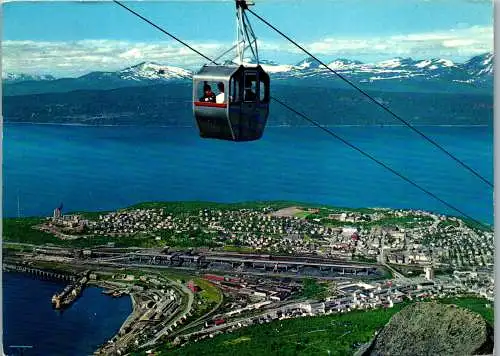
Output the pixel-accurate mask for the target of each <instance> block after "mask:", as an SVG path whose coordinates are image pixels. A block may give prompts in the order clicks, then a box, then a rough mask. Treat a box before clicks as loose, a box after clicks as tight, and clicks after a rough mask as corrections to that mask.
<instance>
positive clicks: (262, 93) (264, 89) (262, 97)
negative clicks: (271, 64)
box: [259, 77, 269, 103]
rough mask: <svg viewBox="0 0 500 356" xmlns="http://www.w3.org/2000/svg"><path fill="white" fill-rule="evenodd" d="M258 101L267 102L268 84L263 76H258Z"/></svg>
mask: <svg viewBox="0 0 500 356" xmlns="http://www.w3.org/2000/svg"><path fill="white" fill-rule="evenodd" d="M259 101H260V102H261V103H268V102H269V85H268V82H266V81H265V80H264V78H262V77H260V78H259Z"/></svg>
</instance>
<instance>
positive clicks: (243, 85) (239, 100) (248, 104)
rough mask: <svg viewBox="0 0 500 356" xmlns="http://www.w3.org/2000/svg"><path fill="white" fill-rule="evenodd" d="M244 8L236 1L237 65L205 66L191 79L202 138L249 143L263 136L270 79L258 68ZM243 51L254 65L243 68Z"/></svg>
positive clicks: (243, 3) (245, 7)
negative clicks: (249, 54) (247, 52)
mask: <svg viewBox="0 0 500 356" xmlns="http://www.w3.org/2000/svg"><path fill="white" fill-rule="evenodd" d="M248 5H253V4H251V3H249V2H248V1H240V0H237V1H236V17H237V27H238V31H237V34H238V35H237V44H236V45H235V46H234V47H236V48H237V52H238V60H239V64H228V65H205V66H203V67H202V68H201V69H200V71H199V72H198V73H196V74H195V75H194V76H193V112H194V116H195V118H196V123H197V125H198V129H199V131H200V136H201V137H203V138H214V139H221V140H228V141H253V140H258V139H259V138H261V137H262V134H263V133H264V129H265V126H266V122H267V118H268V116H269V99H270V78H269V75H268V74H267V73H266V72H265V71H264V69H263V68H262V67H261V66H260V65H259V56H258V51H257V39H256V37H255V34H254V32H253V30H252V28H251V26H250V23H249V21H248V18H247V16H246V14H245V12H244V10H246V9H247V8H248ZM234 47H233V48H234ZM247 49H250V50H251V53H252V56H253V59H254V60H255V61H256V63H257V64H256V65H252V64H243V60H244V55H245V51H246V50H247ZM215 88H217V92H218V95H216V94H215V93H214V90H215Z"/></svg>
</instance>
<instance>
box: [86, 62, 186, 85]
mask: <svg viewBox="0 0 500 356" xmlns="http://www.w3.org/2000/svg"><path fill="white" fill-rule="evenodd" d="M191 75H192V74H191V72H190V71H188V70H186V69H183V68H180V67H173V66H168V65H162V64H158V63H154V62H142V63H139V64H136V65H134V66H131V67H127V68H125V69H122V70H119V71H116V72H92V73H89V74H86V75H84V76H82V77H80V78H85V79H102V80H110V79H114V80H117V79H118V80H126V81H135V82H141V81H158V80H160V81H164V80H173V79H190V78H191Z"/></svg>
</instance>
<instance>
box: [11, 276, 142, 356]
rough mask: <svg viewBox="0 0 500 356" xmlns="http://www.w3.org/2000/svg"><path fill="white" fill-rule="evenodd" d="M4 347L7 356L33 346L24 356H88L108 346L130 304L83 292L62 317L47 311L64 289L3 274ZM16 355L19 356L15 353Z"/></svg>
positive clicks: (97, 292)
mask: <svg viewBox="0 0 500 356" xmlns="http://www.w3.org/2000/svg"><path fill="white" fill-rule="evenodd" d="M2 282H3V313H2V314H3V330H4V331H3V346H4V352H5V353H7V354H8V355H16V354H19V353H16V351H17V349H13V348H10V347H9V346H16V345H26V346H32V348H31V349H28V350H26V351H25V353H24V354H25V355H26V356H28V355H29V356H35V355H37V356H52V355H61V356H63V355H64V356H67V355H75V356H77V355H92V353H93V352H94V351H95V350H96V349H97V348H98V347H99V345H100V344H102V343H104V342H106V341H107V340H109V339H110V338H111V337H112V336H113V335H114V334H115V333H116V332H117V331H118V329H119V328H120V326H121V325H122V324H123V322H124V321H125V319H126V318H127V316H128V315H129V314H130V313H131V311H132V303H131V300H130V298H127V297H123V298H119V299H113V298H111V297H108V296H105V295H103V294H101V289H99V288H95V287H89V288H86V289H85V290H84V292H83V294H82V296H81V297H80V298H79V299H77V300H76V301H75V303H73V305H72V306H71V307H70V308H69V309H67V310H65V311H63V312H60V311H57V310H54V309H53V308H52V305H51V303H50V300H51V298H52V295H54V293H56V292H60V291H61V290H62V289H63V288H64V287H65V286H66V285H65V284H64V283H61V282H55V281H42V280H38V279H34V278H33V277H31V276H28V275H24V274H20V273H4V274H3V276H2ZM17 352H19V351H17Z"/></svg>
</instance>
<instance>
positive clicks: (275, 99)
mask: <svg viewBox="0 0 500 356" xmlns="http://www.w3.org/2000/svg"><path fill="white" fill-rule="evenodd" d="M113 1H114V2H115V3H117V4H118V5H120V6H122V7H124V8H125V9H127V10H129V11H130V12H131V13H132V14H134V15H136V16H138V17H139V18H141V19H142V20H144V21H146V22H148V23H149V24H151V25H152V26H153V27H155V28H157V29H159V30H160V31H162V32H163V33H165V34H167V35H168V36H170V37H172V38H173V39H175V40H176V41H178V42H179V43H181V44H183V45H185V46H186V47H188V48H189V49H191V50H193V51H194V52H195V53H197V54H199V55H200V56H202V57H203V58H205V59H208V60H209V61H210V62H211V63H214V64H215V65H218V63H216V62H215V61H213V60H212V59H210V58H209V57H207V56H205V55H204V54H202V53H201V52H199V51H197V50H196V49H194V48H193V47H191V46H189V45H188V44H186V43H185V42H183V41H181V40H180V39H178V38H177V37H175V36H173V35H171V34H170V33H168V32H167V31H165V30H163V29H162V28H161V27H159V26H157V25H155V24H153V23H152V22H151V21H149V20H147V19H146V18H144V17H143V16H141V15H139V14H138V13H137V12H135V11H133V10H131V9H129V8H127V7H126V6H124V5H122V4H121V3H120V2H119V1H118V0H113ZM271 99H272V100H274V101H275V102H277V103H278V104H280V105H281V106H283V107H284V108H286V109H288V110H289V111H291V112H293V113H294V114H296V115H298V116H300V117H302V118H303V119H305V120H306V121H308V122H309V123H311V124H313V125H314V126H316V127H318V128H320V129H321V130H323V131H325V132H326V133H328V134H329V135H331V136H333V137H334V138H336V139H338V140H339V141H341V142H342V143H344V144H346V145H347V146H349V147H351V148H352V149H354V150H356V151H358V152H359V153H361V154H362V155H364V156H365V157H367V158H369V159H371V160H372V161H374V162H375V163H377V164H379V165H381V166H382V167H384V168H385V169H387V170H389V171H390V172H391V173H393V174H395V175H397V176H398V177H399V178H401V179H403V180H404V181H406V182H408V183H410V184H411V185H413V186H414V187H416V188H418V189H419V190H421V191H422V192H424V193H425V194H427V195H429V196H430V197H432V198H434V199H436V200H438V201H439V202H440V203H442V204H444V205H445V206H447V207H448V208H450V209H452V210H454V211H456V212H458V213H459V214H460V215H462V216H464V217H465V218H467V219H469V220H470V221H473V222H475V223H476V224H478V225H481V226H482V225H483V223H482V222H480V221H479V220H477V219H475V218H473V217H472V216H470V215H469V214H467V213H465V212H463V211H462V210H460V209H459V208H457V207H455V206H453V205H452V204H450V203H448V202H446V201H445V200H443V199H441V198H440V197H438V196H437V195H436V194H434V193H432V192H431V191H429V190H427V189H426V188H424V187H422V186H421V185H420V184H418V183H415V182H414V181H412V180H411V179H409V178H407V177H406V176H404V175H403V174H401V173H399V172H397V171H396V170H394V169H392V168H391V167H389V166H388V165H387V164H385V163H384V162H382V161H380V160H378V159H377V158H375V157H374V156H372V155H371V154H369V153H367V152H365V151H363V150H362V149H361V148H359V147H357V146H356V145H354V144H352V143H350V142H349V141H347V140H346V139H344V138H342V137H341V136H339V135H337V134H336V133H335V132H333V131H332V130H330V129H329V128H327V127H325V126H323V125H321V124H320V123H318V122H317V121H315V120H313V119H311V118H309V117H308V116H306V115H305V114H303V113H301V112H299V111H297V110H295V109H294V108H292V107H291V106H290V105H288V104H286V103H285V102H283V101H281V100H280V99H278V98H275V97H271Z"/></svg>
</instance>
